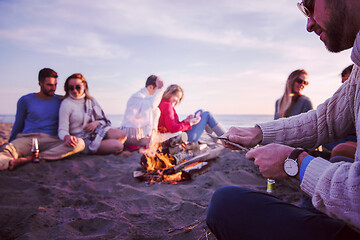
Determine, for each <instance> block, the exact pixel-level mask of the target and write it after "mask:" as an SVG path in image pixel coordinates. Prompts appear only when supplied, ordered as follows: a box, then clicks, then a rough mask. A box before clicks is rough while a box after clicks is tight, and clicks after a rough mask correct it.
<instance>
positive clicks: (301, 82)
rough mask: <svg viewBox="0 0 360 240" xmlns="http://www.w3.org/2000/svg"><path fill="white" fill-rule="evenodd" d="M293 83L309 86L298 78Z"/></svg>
mask: <svg viewBox="0 0 360 240" xmlns="http://www.w3.org/2000/svg"><path fill="white" fill-rule="evenodd" d="M295 82H297V83H298V84H304V85H308V84H309V82H308V81H305V80H302V79H300V78H297V79H295Z"/></svg>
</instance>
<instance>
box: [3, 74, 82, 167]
mask: <svg viewBox="0 0 360 240" xmlns="http://www.w3.org/2000/svg"><path fill="white" fill-rule="evenodd" d="M57 77H58V76H57V73H56V72H55V71H54V70H52V69H50V68H44V69H42V70H40V72H39V86H40V91H39V92H37V93H30V94H27V95H25V96H22V97H21V98H20V99H19V101H18V103H17V111H16V117H15V123H14V126H13V128H12V131H11V135H10V139H9V143H8V144H6V145H5V146H4V147H3V148H2V149H1V152H0V170H3V169H10V170H12V169H14V168H16V167H17V166H19V165H22V164H25V163H28V162H31V160H32V157H31V156H30V155H31V147H32V139H33V138H37V139H38V145H39V150H40V154H39V158H40V159H46V160H56V159H61V158H64V157H67V156H69V155H72V154H75V153H78V152H81V151H82V150H83V149H84V146H85V144H84V141H83V140H82V139H79V141H78V142H77V144H76V145H75V146H74V147H71V146H67V145H65V144H64V142H63V141H61V140H60V139H59V138H58V137H57V131H58V116H59V108H60V102H61V96H59V95H56V94H55V90H56V86H57Z"/></svg>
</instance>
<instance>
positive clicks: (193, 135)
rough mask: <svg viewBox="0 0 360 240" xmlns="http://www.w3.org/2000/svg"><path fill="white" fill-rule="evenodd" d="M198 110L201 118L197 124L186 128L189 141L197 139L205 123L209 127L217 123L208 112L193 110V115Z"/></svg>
mask: <svg viewBox="0 0 360 240" xmlns="http://www.w3.org/2000/svg"><path fill="white" fill-rule="evenodd" d="M198 112H200V114H201V115H200V116H201V120H200V122H199V123H198V124H196V125H194V126H192V128H191V129H190V130H187V131H186V133H187V134H188V138H189V142H197V141H199V139H200V137H201V134H202V133H203V132H204V130H205V127H206V125H207V124H208V125H209V126H210V127H211V128H213V127H215V126H216V125H218V122H217V121H216V120H215V118H214V117H213V115H212V114H211V113H210V112H207V111H205V112H204V111H203V110H201V109H200V110H198V111H196V112H195V115H196V114H197V113H198Z"/></svg>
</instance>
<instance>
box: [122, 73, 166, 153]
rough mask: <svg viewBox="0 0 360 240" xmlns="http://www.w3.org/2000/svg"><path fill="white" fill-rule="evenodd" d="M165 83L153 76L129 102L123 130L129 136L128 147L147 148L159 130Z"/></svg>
mask: <svg viewBox="0 0 360 240" xmlns="http://www.w3.org/2000/svg"><path fill="white" fill-rule="evenodd" d="M163 86H164V81H163V80H162V79H161V78H160V77H158V76H156V75H151V76H149V77H148V78H147V80H146V84H145V87H144V88H142V89H140V90H139V91H138V92H136V93H134V94H133V95H132V96H131V97H130V99H129V100H128V102H127V105H126V110H125V114H124V119H123V121H122V125H121V129H122V130H123V131H125V132H126V134H127V141H126V143H125V144H126V145H137V146H147V145H148V144H149V143H150V140H151V136H152V133H153V131H156V130H157V124H158V119H159V116H160V110H159V108H158V106H159V103H160V101H161V98H162V95H163Z"/></svg>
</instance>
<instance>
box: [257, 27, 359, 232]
mask: <svg viewBox="0 0 360 240" xmlns="http://www.w3.org/2000/svg"><path fill="white" fill-rule="evenodd" d="M359 49H360V34H358V35H357V38H356V41H355V45H354V48H353V51H352V60H353V61H354V62H355V65H354V68H353V71H352V73H351V75H350V78H349V79H348V81H346V82H345V83H344V84H342V85H341V87H340V88H339V89H338V90H337V91H336V92H335V94H334V95H333V96H332V97H331V98H329V99H328V100H326V101H325V102H324V103H323V104H321V105H319V106H318V107H317V109H316V110H311V111H309V112H307V113H304V114H300V115H297V116H293V117H290V118H282V119H279V120H275V121H271V122H268V123H262V124H258V125H259V127H260V128H261V130H262V132H263V142H262V144H268V143H273V142H275V143H282V144H286V145H290V146H293V147H305V148H313V147H316V146H319V145H321V144H325V143H328V142H332V141H335V140H337V139H339V138H342V137H345V136H346V135H348V134H351V133H354V132H355V131H356V135H357V141H358V145H359V144H360V141H359V140H360V139H359V137H360V83H359V81H360V68H359V64H360V61H359V60H360V51H359ZM300 187H301V189H302V190H303V191H304V192H305V193H306V194H308V195H309V196H311V197H312V203H313V205H314V206H315V208H317V209H318V210H320V211H322V212H324V213H326V214H327V215H329V216H330V217H333V218H337V219H341V220H343V221H344V222H345V223H347V224H348V225H350V226H352V227H354V228H355V229H357V231H360V151H359V147H358V148H357V151H356V154H355V161H354V163H346V162H339V163H330V162H329V161H327V160H325V159H322V158H320V157H317V158H315V159H313V160H312V161H311V162H310V163H309V165H308V166H307V168H306V171H305V174H304V177H303V180H302V182H301V185H300Z"/></svg>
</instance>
